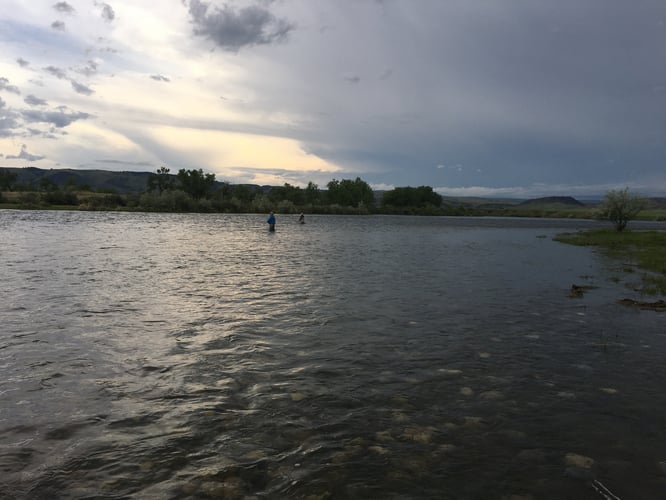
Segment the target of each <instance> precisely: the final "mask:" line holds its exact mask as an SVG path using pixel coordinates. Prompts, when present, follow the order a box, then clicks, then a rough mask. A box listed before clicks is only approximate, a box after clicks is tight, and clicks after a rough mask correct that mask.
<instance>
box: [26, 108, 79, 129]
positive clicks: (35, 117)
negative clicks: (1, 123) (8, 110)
mask: <svg viewBox="0 0 666 500" xmlns="http://www.w3.org/2000/svg"><path fill="white" fill-rule="evenodd" d="M21 116H22V117H23V119H24V120H25V121H26V122H28V123H50V124H52V125H54V126H55V127H57V128H62V127H66V126H68V125H71V124H72V123H74V122H75V121H78V120H87V119H88V118H91V117H92V115H90V114H88V113H83V112H81V111H69V110H67V109H66V108H64V107H61V108H59V109H58V110H57V111H38V110H32V109H28V110H23V111H21Z"/></svg>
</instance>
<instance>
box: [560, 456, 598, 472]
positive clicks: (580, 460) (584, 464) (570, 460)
mask: <svg viewBox="0 0 666 500" xmlns="http://www.w3.org/2000/svg"><path fill="white" fill-rule="evenodd" d="M564 464H565V465H567V466H570V467H580V468H583V469H589V468H591V467H592V466H593V465H594V459H592V458H590V457H586V456H584V455H579V454H578V453H567V454H566V455H565V456H564Z"/></svg>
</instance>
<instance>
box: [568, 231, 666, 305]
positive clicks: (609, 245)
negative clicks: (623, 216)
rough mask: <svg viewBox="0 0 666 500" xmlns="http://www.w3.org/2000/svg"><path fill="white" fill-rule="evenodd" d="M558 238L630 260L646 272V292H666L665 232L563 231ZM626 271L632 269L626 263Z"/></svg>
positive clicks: (644, 283) (644, 290)
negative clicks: (597, 248)
mask: <svg viewBox="0 0 666 500" xmlns="http://www.w3.org/2000/svg"><path fill="white" fill-rule="evenodd" d="M555 240H556V241H560V242H562V243H569V244H572V245H581V246H595V247H599V248H601V249H603V250H604V251H605V252H606V253H607V254H608V255H610V256H611V257H614V258H618V259H623V260H628V261H629V262H631V263H632V264H633V265H635V266H637V267H638V268H640V269H642V270H644V271H646V273H645V274H644V275H643V285H644V288H643V292H645V293H649V294H658V293H660V294H662V295H666V231H623V232H618V231H615V230H613V229H602V230H597V231H581V232H578V233H563V234H559V235H557V236H556V237H555ZM624 269H625V272H628V271H627V269H631V267H629V266H626V265H625V266H624Z"/></svg>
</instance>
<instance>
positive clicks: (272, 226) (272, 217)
mask: <svg viewBox="0 0 666 500" xmlns="http://www.w3.org/2000/svg"><path fill="white" fill-rule="evenodd" d="M266 222H268V230H269V231H271V232H274V231H275V215H274V214H273V212H271V213H270V215H269V216H268V220H267V221H266Z"/></svg>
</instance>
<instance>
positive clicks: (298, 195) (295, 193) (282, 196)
mask: <svg viewBox="0 0 666 500" xmlns="http://www.w3.org/2000/svg"><path fill="white" fill-rule="evenodd" d="M268 198H269V199H270V200H271V201H274V202H280V201H290V202H291V203H292V204H294V205H302V204H303V201H304V199H305V196H304V194H303V190H302V189H301V188H300V187H298V186H292V185H291V184H289V183H287V182H285V184H284V186H278V187H274V188H272V189H271V190H270V192H269V193H268Z"/></svg>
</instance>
